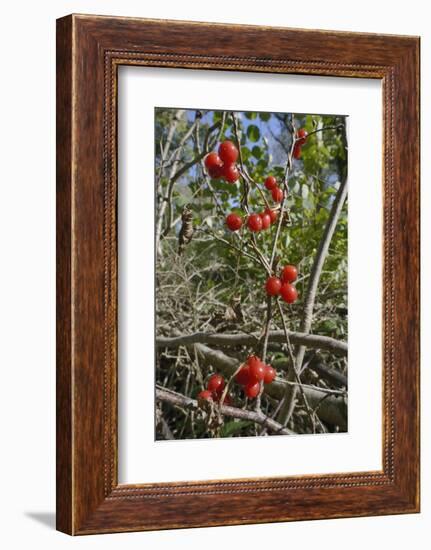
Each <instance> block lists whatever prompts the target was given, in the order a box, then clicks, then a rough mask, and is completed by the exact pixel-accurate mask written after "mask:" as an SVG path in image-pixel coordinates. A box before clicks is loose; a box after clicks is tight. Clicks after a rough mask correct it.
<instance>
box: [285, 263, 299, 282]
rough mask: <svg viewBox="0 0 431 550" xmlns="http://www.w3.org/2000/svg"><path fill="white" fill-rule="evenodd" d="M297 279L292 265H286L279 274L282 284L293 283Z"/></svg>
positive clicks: (296, 273) (296, 271)
mask: <svg viewBox="0 0 431 550" xmlns="http://www.w3.org/2000/svg"><path fill="white" fill-rule="evenodd" d="M297 278H298V270H297V269H296V267H295V266H294V265H286V266H285V267H283V271H282V272H281V280H282V281H283V283H293V282H294V281H296V279H297Z"/></svg>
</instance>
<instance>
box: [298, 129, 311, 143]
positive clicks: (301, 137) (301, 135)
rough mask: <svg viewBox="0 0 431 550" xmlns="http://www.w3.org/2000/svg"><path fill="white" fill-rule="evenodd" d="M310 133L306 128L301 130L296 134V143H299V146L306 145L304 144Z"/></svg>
mask: <svg viewBox="0 0 431 550" xmlns="http://www.w3.org/2000/svg"><path fill="white" fill-rule="evenodd" d="M307 136H308V132H307V130H306V129H305V128H300V129H299V130H298V131H297V132H296V140H297V141H296V143H299V145H304V143H305V142H306V140H307Z"/></svg>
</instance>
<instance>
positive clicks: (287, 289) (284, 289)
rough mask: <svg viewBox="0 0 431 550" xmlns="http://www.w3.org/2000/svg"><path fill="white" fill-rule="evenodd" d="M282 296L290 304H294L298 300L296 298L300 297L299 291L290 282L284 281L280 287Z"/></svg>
mask: <svg viewBox="0 0 431 550" xmlns="http://www.w3.org/2000/svg"><path fill="white" fill-rule="evenodd" d="M280 296H281V297H282V298H283V300H284V301H285V302H287V303H288V304H293V302H296V299H297V298H298V291H297V290H296V288H295V287H294V286H293V285H291V284H290V283H284V284H282V285H281V288H280Z"/></svg>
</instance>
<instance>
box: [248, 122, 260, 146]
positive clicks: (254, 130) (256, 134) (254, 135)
mask: <svg viewBox="0 0 431 550" xmlns="http://www.w3.org/2000/svg"><path fill="white" fill-rule="evenodd" d="M247 137H248V139H249V140H250V141H253V142H256V141H259V139H260V130H259V128H258V127H257V126H255V125H254V124H250V126H249V127H248V128H247Z"/></svg>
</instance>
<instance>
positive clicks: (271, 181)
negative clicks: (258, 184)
mask: <svg viewBox="0 0 431 550" xmlns="http://www.w3.org/2000/svg"><path fill="white" fill-rule="evenodd" d="M265 187H266V188H267V189H268V191H272V190H273V189H275V188H276V187H277V180H276V179H275V178H274V176H268V177H267V178H266V180H265Z"/></svg>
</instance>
